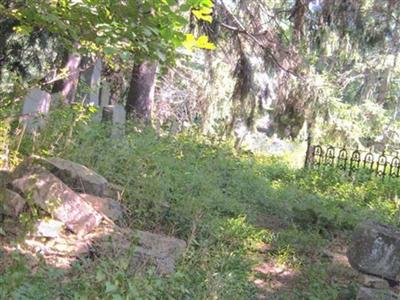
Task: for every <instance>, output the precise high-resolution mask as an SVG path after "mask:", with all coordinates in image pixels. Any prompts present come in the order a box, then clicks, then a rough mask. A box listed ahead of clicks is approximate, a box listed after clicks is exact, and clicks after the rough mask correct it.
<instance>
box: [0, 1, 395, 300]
mask: <svg viewBox="0 0 400 300" xmlns="http://www.w3.org/2000/svg"><path fill="white" fill-rule="evenodd" d="M399 20H400V2H399V1H394V0H388V1H378V0H360V1H356V0H349V1H339V0H321V1H317V0H315V1H312V0H310V1H300V0H299V1H298V0H291V1H276V0H264V1H250V0H238V1H228V0H226V1H223V0H216V1H211V0H185V1H172V0H162V1H156V0H142V1H136V0H126V1H114V0H112V1H110V0H107V1H105V0H74V1H68V0H60V1H44V0H40V1H34V0H28V1H19V0H4V1H1V3H0V121H1V122H0V189H2V188H4V184H3V182H2V180H3V177H2V176H6V175H3V170H4V174H8V173H7V172H8V171H10V170H13V168H14V167H16V166H17V165H18V164H19V163H20V162H22V161H23V160H24V159H25V158H27V157H29V156H31V155H40V156H44V157H62V158H65V159H69V160H72V161H75V162H77V163H81V164H83V165H86V166H87V167H89V168H91V169H93V170H95V171H96V172H98V173H99V174H101V175H103V176H104V177H106V178H107V179H108V180H109V182H112V183H113V184H116V185H118V186H120V187H121V188H122V191H123V192H122V195H121V201H122V202H123V204H124V206H126V208H127V212H128V213H127V216H126V218H125V220H124V223H125V224H124V225H125V226H127V227H128V228H130V229H141V230H148V231H152V232H159V233H163V234H166V235H171V236H174V237H177V238H180V239H183V240H185V241H186V242H187V248H186V250H185V253H184V255H183V256H182V257H181V259H180V261H179V262H178V264H177V268H176V271H175V272H174V273H172V274H170V275H166V276H159V275H158V274H157V272H156V270H155V269H154V268H147V269H143V270H135V271H132V270H128V268H127V256H129V253H127V254H126V256H122V257H119V258H116V257H107V256H101V257H91V258H88V259H80V260H78V261H76V263H75V265H74V266H73V267H72V268H71V269H68V270H64V269H60V268H56V267H54V266H52V265H49V264H46V263H45V261H44V260H42V259H41V258H40V255H39V254H38V255H37V257H31V256H30V255H28V254H26V253H25V254H24V253H22V252H21V253H20V252H10V251H9V249H8V248H7V247H8V246H4V247H3V245H1V246H0V298H1V299H342V298H345V299H346V298H347V299H353V298H355V292H356V279H355V276H356V274H354V273H353V272H352V270H351V268H349V266H348V264H347V260H346V258H345V249H346V246H347V244H348V239H349V234H350V233H351V232H352V230H353V229H354V227H355V226H356V225H357V224H358V223H359V222H361V221H364V220H377V221H381V222H384V223H387V224H392V225H394V226H400V212H399V206H400V200H399V197H398V195H399V192H400V186H399V179H395V178H385V179H382V178H378V177H375V176H372V175H371V173H369V172H367V171H360V172H356V173H353V174H351V175H349V174H348V172H342V171H340V170H337V169H335V168H330V167H327V166H321V167H319V168H318V169H313V168H298V166H303V160H304V158H303V156H304V153H305V141H306V140H308V142H312V143H323V144H332V145H336V146H342V145H344V144H345V145H348V146H350V147H357V148H358V149H360V150H363V151H364V150H367V149H368V150H369V149H371V151H372V152H374V153H375V154H377V153H378V152H379V153H382V152H383V151H386V153H388V154H392V153H391V152H395V151H397V150H398V147H399V146H400V136H399V134H398V132H399V119H400V100H399V99H400V98H399V95H400V89H399V84H398V83H399V80H400V66H399V63H398V60H399V53H400V52H399V49H400V46H399V45H400V44H399V41H400V40H399V38H400V35H399V32H400V31H399V24H400V23H399ZM96 65H97V66H98V65H101V66H102V70H101V72H100V73H101V74H98V75H99V76H100V77H101V80H99V82H97V83H96V84H92V79H93V78H89V79H88V77H90V76H91V75H90V74H89V73H90V72H92V71H93V70H94V68H95V66H96ZM88 74H89V75H88ZM93 77H94V76H93ZM93 81H94V80H93ZM107 87H108V93H109V94H110V95H109V96H110V97H108V98H107V99H106V100H105V102H106V103H102V105H103V106H104V105H105V106H108V105H111V106H112V107H115V106H116V105H119V106H124V107H125V108H126V111H127V113H128V117H127V124H126V126H125V125H124V134H123V135H121V136H120V137H118V138H115V137H113V138H111V137H110V133H111V132H112V130H113V129H115V128H116V127H113V126H114V125H112V124H111V123H110V122H109V120H108V121H107V120H105V119H106V118H103V119H104V120H102V122H98V121H96V120H95V119H96V118H97V119H98V118H99V115H101V113H102V112H101V109H102V108H100V107H97V106H96V105H92V104H93V103H92V104H88V103H89V102H90V101H88V99H87V98H88V94H96V93H97V98H103V96H104V94H107V93H106V91H107ZM31 88H40V89H41V90H42V91H47V92H49V94H50V93H51V94H52V103H51V109H50V112H49V114H48V115H46V116H45V120H46V125H45V126H43V128H41V129H40V130H37V131H33V132H31V133H30V132H29V131H28V130H27V127H26V123H24V122H23V121H22V122H21V119H20V114H21V110H22V106H23V99H24V97H25V96H26V94H27V93H28V92H29V90H30V89H31ZM99 94H100V96H101V97H99ZM90 96H92V95H90ZM97 100H99V99H97ZM25 117H26V116H25ZM39 117H42V116H39ZM43 117H44V116H43ZM265 141H268V142H269V145H271V144H272V145H274V143H275V144H278V146H276V145H275V150H276V148H278V151H276V152H277V153H279V154H280V155H277V156H274V155H271V153H270V152H274V151H270V150H271V149H272V148H273V147H264V144H263V143H264V142H265ZM279 143H281V144H283V145H289V146H290V147H287V148H288V150H287V151H283V150H281V149H280V146H279V145H281V144H279ZM254 144H255V145H256V146H254ZM282 147H283V148H284V146H282ZM258 150H263V151H258ZM272 150H273V149H272ZM296 152H299V153H300V155H299V153H296ZM0 209H1V207H0ZM30 217H31V216H30V215H29V214H22V215H21V216H20V218H19V221H20V222H21V223H29V221H30ZM1 218H2V215H1V214H0V241H2V238H3V237H6V235H7V232H5V231H4V230H3V224H2V221H3V220H2V219H1ZM32 262H33V263H32Z"/></svg>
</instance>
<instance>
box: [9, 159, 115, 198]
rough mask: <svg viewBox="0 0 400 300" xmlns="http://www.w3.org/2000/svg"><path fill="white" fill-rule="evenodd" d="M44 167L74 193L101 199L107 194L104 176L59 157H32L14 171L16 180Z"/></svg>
mask: <svg viewBox="0 0 400 300" xmlns="http://www.w3.org/2000/svg"><path fill="white" fill-rule="evenodd" d="M42 167H44V168H45V169H47V170H48V171H50V172H51V173H53V174H54V175H55V176H57V177H58V178H60V179H61V180H62V181H63V182H64V183H65V184H66V185H68V186H69V187H70V188H71V189H73V190H74V191H77V192H80V193H88V194H92V195H95V196H99V197H102V196H104V194H105V192H106V189H107V184H108V182H107V180H106V179H105V178H104V177H103V176H101V175H99V174H97V173H96V172H95V171H93V170H91V169H89V168H87V167H85V166H84V165H81V164H78V163H75V162H73V161H69V160H66V159H62V158H58V157H53V158H43V157H39V156H32V157H30V158H28V159H26V160H25V161H23V162H22V163H21V164H20V165H19V166H18V167H17V169H16V170H15V171H14V174H15V176H16V178H19V177H22V176H24V175H25V174H26V173H27V172H32V171H35V170H37V169H38V168H39V169H40V168H42Z"/></svg>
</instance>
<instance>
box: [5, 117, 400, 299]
mask: <svg viewBox="0 0 400 300" xmlns="http://www.w3.org/2000/svg"><path fill="white" fill-rule="evenodd" d="M70 117H71V114H65V115H62V116H61V117H60V115H57V117H54V119H53V121H51V122H61V123H60V124H59V123H51V122H50V123H51V124H52V126H49V127H48V129H46V130H47V131H46V130H45V131H44V133H42V136H39V137H37V138H36V139H35V140H30V139H29V138H24V140H23V143H22V145H21V148H20V149H19V155H21V156H23V155H26V154H30V153H32V152H35V153H36V154H40V155H49V156H51V155H59V156H62V157H64V158H67V159H71V160H74V161H76V162H79V163H82V164H85V165H86V166H88V167H90V168H93V169H94V170H96V171H97V172H98V173H100V174H102V175H103V176H105V177H106V178H107V179H108V180H109V181H110V182H113V183H116V184H118V185H121V186H122V187H123V188H124V193H123V201H124V204H125V205H126V206H127V207H128V209H129V212H130V216H129V218H128V219H127V220H126V221H127V224H128V226H130V227H132V228H139V229H143V230H150V231H162V232H164V233H165V234H170V235H174V236H176V237H179V238H182V239H184V240H186V241H188V249H187V252H186V253H185V256H184V257H183V258H182V259H181V261H180V262H179V264H178V266H177V270H176V272H175V273H174V274H171V275H170V276H167V277H161V278H160V277H158V276H156V275H155V272H154V270H152V269H149V270H148V271H147V272H146V273H145V274H141V275H138V274H128V273H127V272H126V270H125V269H124V263H123V261H118V259H109V258H98V259H97V260H95V262H94V263H93V262H92V263H89V262H87V263H81V264H77V265H76V266H74V267H73V268H72V269H71V270H69V271H64V270H59V269H56V268H53V267H51V266H46V265H44V264H39V265H38V266H37V268H36V272H34V273H32V272H31V270H30V269H29V268H28V267H27V265H28V264H27V261H26V258H24V257H22V256H21V255H19V254H17V253H15V254H13V255H12V256H9V255H6V254H5V253H3V254H1V253H2V252H0V255H2V256H0V261H1V260H2V259H3V260H5V259H7V261H8V264H7V266H8V267H7V268H5V270H4V273H3V274H1V275H0V298H1V299H9V298H11V299H57V298H58V299H256V298H257V297H262V295H263V294H264V295H267V294H268V295H269V298H268V299H273V298H276V299H336V298H337V297H338V295H339V294H341V293H343V291H345V292H348V293H350V294H351V293H354V285H355V282H354V280H353V279H352V278H351V277H349V278H348V277H346V274H347V273H348V271H349V270H347V269H346V266H340V265H337V264H336V265H335V262H334V261H332V260H331V259H326V257H325V256H324V251H325V250H326V249H329V247H330V246H331V245H332V244H333V243H335V242H337V241H338V240H339V241H340V242H341V243H343V244H344V245H345V244H346V242H347V240H348V236H349V233H350V232H351V230H352V229H353V228H354V226H355V225H356V224H357V223H358V222H360V221H362V220H366V219H375V220H379V221H383V222H387V223H390V224H393V225H397V226H398V225H399V212H398V205H399V202H398V200H397V194H398V190H399V188H400V187H399V185H398V182H396V181H394V180H387V181H381V180H379V179H375V178H372V177H370V176H369V175H368V174H359V175H357V176H356V177H354V178H349V177H348V176H347V175H344V174H342V173H340V172H338V171H336V170H332V169H320V170H302V169H292V168H290V167H289V166H288V164H286V163H284V162H283V160H282V159H280V158H276V157H266V156H261V155H255V154H252V153H249V152H246V153H236V152H235V151H234V150H233V148H232V147H231V145H230V144H229V143H225V142H220V141H218V140H216V139H213V138H209V137H205V136H202V135H200V134H198V133H196V132H185V133H182V134H179V135H168V134H158V133H156V132H155V131H153V130H152V129H143V128H141V127H138V126H133V125H131V126H130V127H129V128H128V130H127V133H128V134H127V136H126V138H124V139H121V140H111V139H109V138H107V135H106V132H107V130H108V129H107V128H104V127H102V126H99V125H96V124H92V125H91V126H86V125H85V124H84V123H82V124H80V123H77V124H76V128H74V132H73V137H72V139H70V137H71V136H70V133H71V130H70V129H69V128H66V127H65V126H64V127H63V123H62V122H64V121H65V120H68V119H69V118H70ZM63 118H64V119H63ZM60 120H61V121H60ZM63 120H64V121H63ZM57 124H59V125H60V126H58V125H57ZM63 132H64V135H63ZM54 136H58V137H59V138H58V139H54V138H53V137H54ZM60 136H61V138H60ZM67 139H70V140H69V141H68V143H65V142H66V141H67ZM265 247H267V248H268V250H267V251H264V250H262V249H263V248H265ZM0 251H1V250H0ZM260 264H269V265H272V266H276V268H282V269H283V270H287V272H289V271H290V272H292V273H293V274H294V275H293V278H292V280H286V281H285V280H283V279H282V280H281V279H279V278H278V277H276V278H270V275H269V274H268V273H267V274H264V275H262V278H263V280H265V282H267V283H268V282H269V281H268V280H270V282H272V283H274V282H275V283H274V284H271V286H270V287H269V288H268V290H267V289H265V288H264V289H261V290H260V289H258V288H257V285H256V284H255V282H254V279H255V278H257V276H258V277H259V276H260V274H257V271H256V270H255V268H256V266H257V265H260ZM332 270H334V271H332ZM342 273H343V274H342ZM277 276H278V275H277ZM268 278H269V279H268ZM277 278H278V279H277ZM335 278H336V279H335ZM279 280H281V283H282V282H283V284H281V285H279V284H278V283H279Z"/></svg>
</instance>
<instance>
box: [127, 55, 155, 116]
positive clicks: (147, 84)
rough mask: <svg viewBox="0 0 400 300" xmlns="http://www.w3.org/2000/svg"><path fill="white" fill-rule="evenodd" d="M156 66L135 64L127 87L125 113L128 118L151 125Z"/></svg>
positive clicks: (151, 63)
mask: <svg viewBox="0 0 400 300" xmlns="http://www.w3.org/2000/svg"><path fill="white" fill-rule="evenodd" d="M156 73H157V64H156V63H154V62H148V61H145V62H142V63H140V64H135V65H134V67H133V70H132V79H131V83H130V87H129V93H128V99H127V102H126V112H127V113H128V115H129V116H130V117H133V118H138V119H140V120H143V121H145V122H146V123H151V111H152V109H153V98H154V88H155V83H156Z"/></svg>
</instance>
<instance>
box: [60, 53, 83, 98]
mask: <svg viewBox="0 0 400 300" xmlns="http://www.w3.org/2000/svg"><path fill="white" fill-rule="evenodd" d="M63 60H64V63H63V68H64V69H65V72H66V77H65V78H64V79H61V80H59V81H56V82H55V83H54V86H53V93H60V94H61V96H62V99H63V101H64V103H73V102H75V97H76V92H77V89H78V83H79V73H80V69H79V66H80V64H81V60H82V58H81V56H80V55H79V54H77V53H70V54H65V56H64V59H63Z"/></svg>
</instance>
